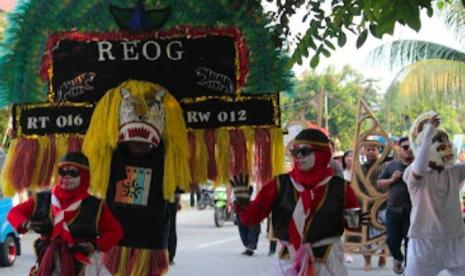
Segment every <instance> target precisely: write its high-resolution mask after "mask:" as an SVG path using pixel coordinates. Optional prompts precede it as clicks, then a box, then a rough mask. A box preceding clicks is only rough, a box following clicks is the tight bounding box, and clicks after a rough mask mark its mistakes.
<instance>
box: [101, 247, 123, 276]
mask: <svg viewBox="0 0 465 276" xmlns="http://www.w3.org/2000/svg"><path fill="white" fill-rule="evenodd" d="M102 257H103V264H104V265H105V267H106V268H107V269H108V271H109V272H110V273H111V274H112V275H114V274H116V272H118V266H119V262H120V258H121V250H120V248H119V247H117V246H114V247H112V248H111V249H110V250H108V251H107V252H106V253H104V254H103V256H102Z"/></svg>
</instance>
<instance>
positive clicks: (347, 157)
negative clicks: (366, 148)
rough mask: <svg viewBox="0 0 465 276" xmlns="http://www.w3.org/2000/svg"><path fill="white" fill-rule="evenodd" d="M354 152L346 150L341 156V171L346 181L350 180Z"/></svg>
mask: <svg viewBox="0 0 465 276" xmlns="http://www.w3.org/2000/svg"><path fill="white" fill-rule="evenodd" d="M353 155H354V152H353V151H352V150H347V151H345V152H344V155H343V156H342V169H343V171H342V173H343V175H344V180H345V181H347V182H350V181H352V161H353Z"/></svg>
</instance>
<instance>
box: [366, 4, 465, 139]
mask: <svg viewBox="0 0 465 276" xmlns="http://www.w3.org/2000/svg"><path fill="white" fill-rule="evenodd" d="M441 15H442V16H443V18H444V19H445V20H446V23H447V24H452V28H453V29H454V30H455V31H456V32H458V30H459V26H458V25H457V24H455V23H454V24H453V22H455V21H452V20H451V19H452V18H454V19H456V21H458V22H464V20H465V13H464V11H463V4H462V2H461V1H453V2H452V3H451V5H449V6H448V8H447V9H443V10H442V11H441ZM460 18H461V21H460V20H459V19H460ZM462 26H463V25H462ZM462 32H463V27H462ZM462 36H463V34H462V33H458V38H459V39H460V37H462ZM371 55H372V56H373V58H374V59H375V60H376V61H377V63H384V64H387V65H388V66H389V67H391V68H401V69H400V70H399V71H398V73H397V76H396V78H395V79H394V81H393V83H392V84H391V85H390V88H389V89H388V91H387V93H386V94H385V99H386V101H384V103H385V105H384V107H383V109H384V112H383V114H389V116H390V118H389V119H390V120H388V121H389V122H392V125H391V127H390V129H391V130H392V131H393V132H394V133H396V134H397V135H400V134H402V133H406V132H407V130H408V124H409V123H410V120H412V119H414V118H415V117H416V116H417V115H418V114H420V113H422V112H425V111H428V110H435V111H437V112H439V113H440V114H441V117H442V119H443V127H444V128H446V130H448V131H449V132H451V133H461V132H462V131H463V130H464V129H465V110H464V103H465V52H464V51H462V50H461V49H453V48H450V47H447V46H445V45H440V44H436V43H431V42H426V41H416V40H399V41H394V42H391V43H388V44H385V45H382V46H381V47H379V48H377V49H375V50H374V51H373V52H372V54H371Z"/></svg>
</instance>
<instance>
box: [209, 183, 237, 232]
mask: <svg viewBox="0 0 465 276" xmlns="http://www.w3.org/2000/svg"><path fill="white" fill-rule="evenodd" d="M213 198H214V200H215V213H214V220H215V226H216V227H222V226H223V225H224V223H225V222H226V221H232V222H234V223H236V213H235V212H234V206H233V204H232V203H230V202H229V201H228V195H227V192H226V187H216V188H215V192H214V196H213Z"/></svg>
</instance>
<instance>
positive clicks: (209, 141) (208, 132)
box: [205, 128, 218, 180]
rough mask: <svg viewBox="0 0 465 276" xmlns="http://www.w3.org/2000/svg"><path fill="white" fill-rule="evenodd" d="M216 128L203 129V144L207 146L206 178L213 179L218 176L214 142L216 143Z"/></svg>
mask: <svg viewBox="0 0 465 276" xmlns="http://www.w3.org/2000/svg"><path fill="white" fill-rule="evenodd" d="M215 131H216V130H215V129H213V128H208V129H205V145H206V146H207V153H208V179H210V180H214V179H216V177H217V176H218V169H217V167H216V157H215V144H216V132H215Z"/></svg>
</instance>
